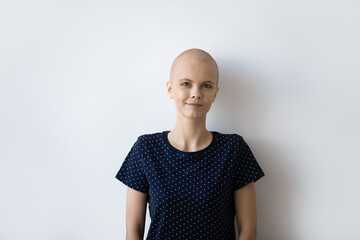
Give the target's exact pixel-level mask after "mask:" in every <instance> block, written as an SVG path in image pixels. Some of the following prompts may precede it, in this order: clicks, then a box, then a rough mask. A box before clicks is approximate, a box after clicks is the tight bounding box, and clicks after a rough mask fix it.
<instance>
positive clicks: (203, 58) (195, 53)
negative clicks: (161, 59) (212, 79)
mask: <svg viewBox="0 0 360 240" xmlns="http://www.w3.org/2000/svg"><path fill="white" fill-rule="evenodd" d="M189 59H192V60H196V61H200V62H204V63H206V64H209V65H210V66H211V67H212V68H213V69H214V70H215V71H216V75H217V76H216V78H217V79H216V80H217V81H216V83H218V81H219V69H218V66H217V63H216V61H215V60H214V58H213V57H212V56H211V55H210V54H209V53H207V52H206V51H204V50H202V49H199V48H191V49H188V50H185V51H183V52H182V53H180V55H179V56H177V57H176V58H175V60H174V62H173V64H172V65H171V70H170V81H172V79H173V75H174V71H175V70H176V68H178V67H180V66H181V63H182V62H184V61H186V60H189Z"/></svg>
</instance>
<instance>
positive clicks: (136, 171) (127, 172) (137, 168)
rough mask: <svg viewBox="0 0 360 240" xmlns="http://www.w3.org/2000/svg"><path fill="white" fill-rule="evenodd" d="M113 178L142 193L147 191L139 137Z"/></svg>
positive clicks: (147, 186) (147, 184)
mask: <svg viewBox="0 0 360 240" xmlns="http://www.w3.org/2000/svg"><path fill="white" fill-rule="evenodd" d="M115 178H116V179H118V180H119V181H121V182H122V183H124V184H125V185H127V186H128V187H130V188H132V189H135V190H137V191H140V192H143V193H147V192H148V191H149V183H148V181H147V178H146V175H145V171H144V165H143V157H142V154H141V143H140V138H138V139H137V140H136V142H135V143H134V145H133V146H132V147H131V149H130V152H129V153H128V154H127V156H126V158H125V160H124V162H123V163H122V165H121V167H120V169H119V171H118V172H117V174H116V176H115Z"/></svg>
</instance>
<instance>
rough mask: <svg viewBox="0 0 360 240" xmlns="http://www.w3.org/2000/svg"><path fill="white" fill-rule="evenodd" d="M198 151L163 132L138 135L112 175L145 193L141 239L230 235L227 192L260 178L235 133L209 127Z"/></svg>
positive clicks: (230, 201)
mask: <svg viewBox="0 0 360 240" xmlns="http://www.w3.org/2000/svg"><path fill="white" fill-rule="evenodd" d="M210 132H211V133H212V135H213V138H212V141H211V143H210V144H209V145H208V146H207V147H205V148H204V149H202V150H199V151H195V152H183V151H181V150H179V149H177V148H175V147H173V146H172V145H171V144H170V142H169V140H168V137H167V134H168V133H169V131H163V132H157V133H151V134H143V135H141V136H139V137H138V138H137V140H136V142H135V143H134V145H133V146H132V148H131V150H130V152H129V153H128V155H127V156H126V158H125V160H124V162H123V164H122V165H121V167H120V170H119V171H118V172H117V174H116V176H115V177H116V178H117V179H118V180H120V181H121V182H122V183H124V184H125V185H127V186H129V187H130V188H133V189H135V190H137V191H140V192H143V193H148V195H149V198H148V204H149V213H150V218H151V223H150V228H149V231H148V235H147V238H146V240H155V239H156V240H162V239H172V240H176V239H189V240H190V239H224V240H227V239H229V240H234V239H235V228H234V218H235V207H234V200H233V191H235V190H237V189H239V188H241V187H243V186H245V185H246V184H248V183H250V182H256V181H257V180H258V179H260V178H261V177H263V176H265V174H264V172H263V171H262V169H261V168H260V166H259V164H258V163H257V161H256V159H255V157H254V155H253V153H252V152H251V150H250V148H249V146H248V145H247V144H246V142H245V140H244V139H243V137H241V136H240V135H238V134H224V133H219V132H216V131H210Z"/></svg>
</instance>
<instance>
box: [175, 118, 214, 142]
mask: <svg viewBox="0 0 360 240" xmlns="http://www.w3.org/2000/svg"><path fill="white" fill-rule="evenodd" d="M171 133H172V135H173V136H174V137H175V138H176V139H177V142H178V143H179V144H181V145H184V146H189V145H192V146H198V145H201V144H202V143H203V142H204V141H206V140H207V139H209V136H211V133H210V132H209V131H208V130H207V129H206V114H205V115H204V116H203V117H201V118H187V117H184V116H182V115H181V114H179V113H178V115H177V120H176V125H175V127H174V129H173V130H172V131H171Z"/></svg>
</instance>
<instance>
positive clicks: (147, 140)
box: [136, 132, 162, 146]
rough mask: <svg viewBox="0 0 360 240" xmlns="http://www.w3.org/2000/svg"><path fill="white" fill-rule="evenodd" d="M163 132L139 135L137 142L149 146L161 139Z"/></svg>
mask: <svg viewBox="0 0 360 240" xmlns="http://www.w3.org/2000/svg"><path fill="white" fill-rule="evenodd" d="M161 137H162V132H153V133H144V134H141V135H139V136H138V138H137V140H136V143H137V144H139V145H141V146H149V145H154V144H156V143H159V142H160V141H161Z"/></svg>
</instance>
